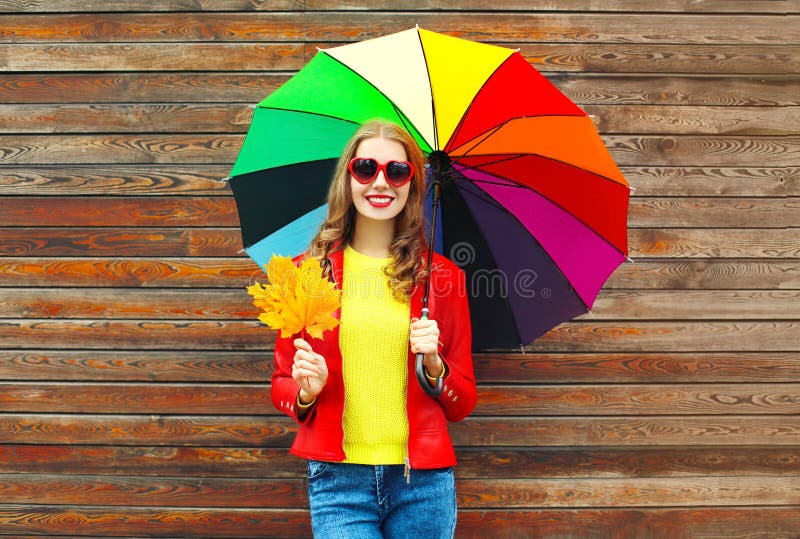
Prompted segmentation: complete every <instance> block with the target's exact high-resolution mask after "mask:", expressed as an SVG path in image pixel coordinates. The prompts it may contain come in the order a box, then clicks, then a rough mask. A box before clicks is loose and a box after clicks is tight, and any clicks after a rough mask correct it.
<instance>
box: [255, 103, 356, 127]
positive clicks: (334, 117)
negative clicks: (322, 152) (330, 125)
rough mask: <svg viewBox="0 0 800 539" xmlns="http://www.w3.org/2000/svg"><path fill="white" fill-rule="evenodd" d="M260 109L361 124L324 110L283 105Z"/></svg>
mask: <svg viewBox="0 0 800 539" xmlns="http://www.w3.org/2000/svg"><path fill="white" fill-rule="evenodd" d="M258 108H260V109H269V110H283V111H286V112H297V113H298V114H308V115H309V116H322V117H323V118H330V119H331V120H340V121H342V122H347V123H350V124H353V125H359V123H358V122H354V121H353V120H348V119H347V118H342V117H341V116H334V115H332V114H325V113H322V112H313V111H310V110H298V109H286V108H283V107H270V106H266V107H258Z"/></svg>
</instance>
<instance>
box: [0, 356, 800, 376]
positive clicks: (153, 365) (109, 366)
mask: <svg viewBox="0 0 800 539" xmlns="http://www.w3.org/2000/svg"><path fill="white" fill-rule="evenodd" d="M272 361H273V358H272V351H271V350H264V351H255V352H226V351H213V352H206V351H193V352H192V353H191V354H187V353H186V352H185V351H183V350H176V351H170V350H156V351H137V350H133V351H115V350H99V351H92V350H77V351H76V350H58V349H56V350H0V378H2V379H4V380H8V381H27V380H54V381H69V380H73V381H87V380H95V381H108V382H114V381H116V382H133V381H145V382H228V383H231V382H268V381H269V377H270V376H271V374H272V370H273V364H272ZM473 363H474V367H475V375H476V378H477V379H478V381H479V383H481V384H489V383H512V382H516V383H528V384H551V383H559V384H569V383H573V384H601V383H603V384H605V383H608V384H621V383H631V384H646V383H653V384H659V383H660V384H671V383H705V384H710V383H742V382H753V381H754V380H755V381H758V382H760V383H767V382H771V383H781V382H790V383H791V382H796V381H797V380H798V379H800V358H798V357H797V354H796V353H794V352H730V353H726V352H695V353H677V352H662V353H627V354H626V353H610V354H609V353H602V354H598V353H525V354H520V353H517V354H503V353H476V354H473Z"/></svg>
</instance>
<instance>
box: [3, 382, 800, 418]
mask: <svg viewBox="0 0 800 539" xmlns="http://www.w3.org/2000/svg"><path fill="white" fill-rule="evenodd" d="M798 403H800V385H798V384H771V385H765V384H757V383H750V384H730V385H719V384H709V385H702V386H690V387H686V386H685V385H676V384H672V385H657V384H646V385H632V384H627V385H615V386H612V385H603V386H599V385H582V386H571V385H567V386H558V387H550V386H513V387H507V386H486V385H481V386H480V387H479V388H478V404H477V406H476V407H475V410H474V412H473V413H472V415H473V416H474V417H479V416H503V417H512V416H536V417H545V416H621V415H629V416H631V415H636V416H639V417H645V416H658V415H686V416H689V415H698V414H703V415H725V414H730V415H733V414H736V415H764V414H768V415H781V414H796V412H797V406H798ZM107 410H114V411H115V412H116V413H121V414H222V415H225V414H227V415H256V414H267V415H275V414H277V413H278V412H277V411H275V410H274V409H273V407H272V401H271V400H270V388H269V386H268V385H266V384H247V385H245V384H241V383H240V384H236V385H231V384H215V385H213V386H211V385H196V384H166V383H163V382H159V383H157V384H144V383H141V382H140V383H129V384H119V383H103V384H96V383H91V382H89V381H83V382H78V383H49V384H48V383H43V382H41V381H36V382H15V383H8V382H0V412H32V413H86V414H98V413H104V412H106V411H107Z"/></svg>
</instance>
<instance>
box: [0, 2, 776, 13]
mask: <svg viewBox="0 0 800 539" xmlns="http://www.w3.org/2000/svg"><path fill="white" fill-rule="evenodd" d="M535 7H536V9H538V10H542V11H622V12H628V11H645V12H650V11H655V10H657V11H658V12H662V11H663V12H690V13H725V12H732V13H777V14H782V13H786V12H787V11H788V10H789V9H788V8H789V2H787V1H786V0H768V1H752V0H718V1H714V2H697V1H694V0H666V1H664V2H659V3H658V5H656V6H654V5H652V4H651V3H649V2H643V1H642V0H606V1H605V2H603V4H602V5H598V4H597V3H596V2H592V1H587V0H558V1H553V0H550V1H545V2H539V3H537V4H536V6H535ZM197 9H198V5H197V3H196V1H194V0H164V1H162V2H159V3H158V4H157V5H153V4H152V3H151V2H149V1H148V0H117V1H116V2H114V3H113V4H111V5H109V4H107V3H103V2H100V1H99V0H47V1H44V0H2V1H0V12H12V13H13V12H41V11H44V12H63V11H66V12H70V11H196V10H197ZM202 9H203V11H233V10H242V11H259V10H276V11H277V10H284V9H286V10H289V9H297V10H301V9H305V10H313V11H322V10H356V9H363V10H404V11H405V10H420V11H424V10H447V11H470V10H484V9H486V4H485V3H482V2H479V1H477V0H423V1H420V0H306V1H305V2H300V1H299V0H268V1H264V0H203V3H202ZM503 9H504V10H509V11H529V10H531V4H530V2H529V1H527V0H507V1H506V2H504V3H503Z"/></svg>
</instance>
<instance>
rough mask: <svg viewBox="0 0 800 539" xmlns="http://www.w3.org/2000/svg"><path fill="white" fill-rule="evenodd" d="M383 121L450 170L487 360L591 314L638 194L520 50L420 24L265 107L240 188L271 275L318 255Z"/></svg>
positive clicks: (336, 62) (362, 46)
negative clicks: (273, 267)
mask: <svg viewBox="0 0 800 539" xmlns="http://www.w3.org/2000/svg"><path fill="white" fill-rule="evenodd" d="M374 118H381V119H386V120H391V121H394V122H396V123H398V124H401V125H403V126H405V128H406V129H407V130H408V131H409V132H410V133H411V134H412V135H413V136H414V138H415V139H416V140H417V142H418V143H419V144H420V146H421V147H422V149H423V150H424V151H425V152H426V154H428V156H429V160H430V162H431V164H432V165H433V166H432V167H431V168H430V170H431V171H434V170H435V171H439V174H429V180H430V181H431V183H432V184H433V183H434V180H436V182H435V183H436V184H437V185H438V186H439V188H438V189H430V190H429V191H430V193H429V196H428V203H427V208H426V210H427V211H428V215H429V217H430V218H431V222H433V223H435V230H434V231H432V232H435V234H432V236H433V237H435V250H436V251H438V252H440V253H442V254H444V255H445V256H448V257H449V258H451V259H452V260H453V261H454V262H456V263H457V264H459V265H460V266H461V267H462V269H464V271H465V272H466V274H467V286H468V288H469V293H470V312H471V316H472V329H473V349H474V350H482V349H486V348H490V347H517V346H519V345H523V344H527V343H530V342H531V341H533V340H534V339H535V338H536V337H538V336H539V335H541V334H543V333H545V332H546V331H548V330H549V329H551V328H553V327H555V326H556V325H558V324H560V323H561V322H564V321H566V320H569V319H571V318H573V317H575V316H578V315H580V314H582V313H585V312H587V311H588V310H589V309H590V308H591V306H592V304H593V302H594V300H595V298H596V296H597V294H598V292H599V290H600V288H601V287H602V286H603V283H604V282H605V281H606V279H607V278H608V277H609V275H610V274H611V273H612V272H613V271H614V269H615V268H616V267H617V266H618V265H619V264H621V263H622V262H623V261H625V259H626V257H627V235H626V230H627V224H626V221H627V207H628V197H629V187H628V184H627V182H626V181H625V179H624V178H623V176H622V174H621V173H620V171H619V169H618V168H617V166H616V164H615V163H614V161H613V160H612V158H611V156H610V154H609V153H608V151H607V150H606V148H605V146H604V145H603V142H602V140H601V139H600V136H599V135H598V133H597V131H596V130H595V128H594V125H593V123H592V121H591V119H590V118H589V117H588V116H587V115H586V114H585V113H584V112H583V111H582V110H580V109H579V108H578V107H577V106H576V105H575V104H573V103H572V102H571V101H570V100H569V99H568V98H567V97H566V96H564V95H563V94H561V92H559V91H558V90H557V89H556V88H555V87H554V86H553V85H552V84H551V83H550V82H549V81H548V80H547V79H545V78H544V77H543V76H542V75H541V74H540V73H539V72H538V71H536V69H534V68H533V67H532V66H531V65H530V64H528V62H527V61H526V60H525V58H524V57H523V56H522V55H521V54H520V53H519V52H517V51H514V50H511V49H508V48H504V47H498V46H493V45H487V44H481V43H476V42H473V41H468V40H464V39H458V38H454V37H450V36H446V35H443V34H438V33H435V32H430V31H426V30H423V29H421V28H414V29H411V30H407V31H403V32H399V33H396V34H391V35H388V36H384V37H380V38H376V39H371V40H367V41H363V42H359V43H354V44H350V45H344V46H340V47H334V48H331V49H327V50H320V51H319V52H318V53H317V54H316V55H315V56H314V58H313V59H312V60H311V61H310V62H309V63H308V64H307V65H306V66H305V67H304V68H303V69H302V70H300V71H299V72H298V73H297V74H296V75H294V76H293V77H292V78H291V79H290V80H289V81H287V82H286V83H285V84H284V85H283V86H281V88H279V89H278V90H276V91H275V92H274V93H272V94H271V95H270V96H269V97H267V98H266V99H264V100H263V101H262V102H261V103H259V105H258V106H257V107H256V109H255V112H254V116H253V121H252V125H251V127H250V130H249V132H248V134H247V137H246V139H245V142H244V145H243V147H242V149H241V152H240V154H239V157H238V159H237V161H236V163H235V165H234V167H233V170H232V172H231V178H230V184H231V188H232V189H233V193H234V196H235V198H236V203H237V206H238V209H239V217H240V222H241V227H242V239H243V243H244V245H245V251H246V252H247V253H248V255H250V257H252V258H253V259H254V260H255V261H256V262H257V263H258V264H259V265H261V266H262V267H263V266H264V265H265V264H266V262H267V261H268V260H269V258H270V257H271V255H272V254H276V253H277V254H283V255H297V254H299V253H301V252H303V251H304V250H305V249H306V248H307V247H308V245H309V243H310V241H311V239H312V237H313V235H314V234H315V232H316V231H317V230H318V228H319V226H320V224H321V223H322V221H323V219H324V217H325V214H326V211H327V208H326V205H325V197H326V194H327V188H328V185H329V183H330V180H331V177H332V175H333V169H334V166H335V164H336V160H337V159H338V157H339V155H340V154H341V152H342V150H343V148H344V145H345V143H346V142H347V140H348V139H349V138H350V137H351V136H352V135H353V133H354V132H355V131H356V129H357V128H358V126H359V125H360V124H361V123H363V122H365V121H367V120H370V119H374ZM434 192H436V193H438V194H439V197H437V198H438V201H439V202H440V204H441V208H440V215H439V218H438V220H437V219H435V218H434V215H435V213H434V212H433V208H434Z"/></svg>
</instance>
